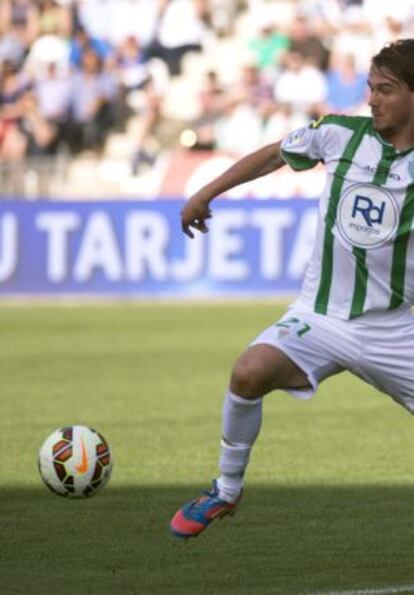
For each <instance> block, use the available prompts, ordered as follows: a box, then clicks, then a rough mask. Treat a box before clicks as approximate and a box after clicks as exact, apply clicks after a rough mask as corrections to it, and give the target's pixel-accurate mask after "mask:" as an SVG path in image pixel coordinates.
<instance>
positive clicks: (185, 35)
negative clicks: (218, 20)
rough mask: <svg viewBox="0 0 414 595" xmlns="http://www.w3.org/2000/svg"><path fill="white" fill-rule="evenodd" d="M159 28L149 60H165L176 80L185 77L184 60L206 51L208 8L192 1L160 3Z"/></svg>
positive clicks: (148, 53) (169, 0)
mask: <svg viewBox="0 0 414 595" xmlns="http://www.w3.org/2000/svg"><path fill="white" fill-rule="evenodd" d="M158 3H159V13H158V27H157V30H156V33H155V38H154V39H153V40H152V42H151V43H150V44H149V46H148V48H147V58H152V57H156V58H161V60H164V62H165V63H166V64H167V66H168V69H169V72H170V74H171V75H172V76H177V75H179V74H180V73H181V60H182V58H183V56H184V55H185V54H186V53H188V52H191V51H193V52H200V51H201V50H202V48H203V40H204V36H205V31H206V29H205V24H204V22H203V16H204V6H203V5H201V7H200V5H198V4H196V3H195V2H193V1H192V0H158Z"/></svg>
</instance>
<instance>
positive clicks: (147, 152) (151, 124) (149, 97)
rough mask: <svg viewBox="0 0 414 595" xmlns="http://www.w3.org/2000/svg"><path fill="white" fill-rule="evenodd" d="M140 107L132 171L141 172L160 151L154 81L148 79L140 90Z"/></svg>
mask: <svg viewBox="0 0 414 595" xmlns="http://www.w3.org/2000/svg"><path fill="white" fill-rule="evenodd" d="M140 100H141V107H140V111H139V125H138V130H137V132H136V138H135V142H136V149H135V151H134V155H133V157H132V164H131V168H132V173H133V174H134V175H137V174H139V173H141V170H142V167H143V166H145V165H147V166H148V165H153V164H154V163H155V160H156V158H157V155H158V153H159V151H160V148H161V147H160V146H159V141H158V138H157V128H158V126H159V125H160V123H161V120H162V118H161V99H160V96H159V94H158V92H157V88H156V86H155V84H154V81H153V80H152V79H151V78H150V79H148V80H147V81H146V82H145V84H144V86H143V88H142V90H141V91H140Z"/></svg>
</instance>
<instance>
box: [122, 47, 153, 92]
mask: <svg viewBox="0 0 414 595" xmlns="http://www.w3.org/2000/svg"><path fill="white" fill-rule="evenodd" d="M115 61H116V70H117V72H118V75H119V79H120V83H121V85H122V87H123V89H124V91H125V95H128V94H129V92H130V91H133V90H135V89H141V88H142V87H143V86H144V85H145V83H146V82H147V81H148V80H149V78H150V73H149V70H148V66H147V62H146V59H145V55H144V52H143V49H142V48H141V44H140V43H139V41H138V39H137V38H136V37H134V36H133V35H130V36H128V37H126V38H125V39H124V40H123V41H122V42H121V43H120V45H119V46H118V48H117V51H116V54H115Z"/></svg>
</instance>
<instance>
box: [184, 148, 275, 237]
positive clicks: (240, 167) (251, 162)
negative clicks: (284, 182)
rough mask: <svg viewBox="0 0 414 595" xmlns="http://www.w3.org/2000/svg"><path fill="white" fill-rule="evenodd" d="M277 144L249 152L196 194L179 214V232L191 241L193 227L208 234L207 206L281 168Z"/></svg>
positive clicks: (208, 207) (208, 217) (208, 213)
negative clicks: (181, 231)
mask: <svg viewBox="0 0 414 595" xmlns="http://www.w3.org/2000/svg"><path fill="white" fill-rule="evenodd" d="M280 147H281V141H280V142H278V143H272V144H270V145H266V146H265V147H262V148H261V149H259V150H258V151H255V152H254V153H250V154H249V155H246V157H243V158H242V159H240V160H239V161H237V162H236V163H235V164H234V165H232V166H231V167H229V169H227V170H226V171H225V172H224V173H223V174H221V175H220V176H218V177H217V178H215V179H214V180H213V181H212V182H210V183H208V184H206V185H205V186H203V188H201V189H200V190H199V191H198V192H196V193H195V194H194V195H193V196H192V197H191V198H190V199H189V200H188V201H187V202H186V204H185V206H184V208H183V210H182V211H181V225H182V230H183V232H184V233H185V234H186V235H188V237H190V238H193V237H194V233H193V232H192V230H191V229H190V228H191V227H193V228H194V229H197V230H198V231H201V232H202V233H206V232H207V231H208V228H207V225H206V220H207V219H210V217H211V210H210V206H209V205H210V203H211V201H212V200H213V199H214V198H216V196H218V195H220V194H223V192H226V191H227V190H230V189H231V188H234V187H235V186H239V185H240V184H244V183H245V182H250V181H251V180H255V179H256V178H260V177H261V176H264V175H266V174H269V173H271V172H272V171H276V170H277V169H279V168H281V167H282V166H283V165H285V162H284V160H283V158H282V155H281V148H280Z"/></svg>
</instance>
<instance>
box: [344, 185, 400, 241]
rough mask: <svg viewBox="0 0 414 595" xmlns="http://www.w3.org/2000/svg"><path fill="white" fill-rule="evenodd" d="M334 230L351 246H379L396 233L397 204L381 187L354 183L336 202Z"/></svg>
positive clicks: (389, 193)
mask: <svg viewBox="0 0 414 595" xmlns="http://www.w3.org/2000/svg"><path fill="white" fill-rule="evenodd" d="M337 227H338V230H339V232H340V234H341V237H342V238H343V239H344V240H345V241H346V242H347V243H348V244H350V245H352V246H356V247H358V248H365V249H366V250H369V249H372V248H377V247H379V246H382V245H383V244H385V243H386V242H388V241H389V240H390V239H392V238H393V237H394V235H395V233H396V231H397V227H398V207H397V202H396V200H395V198H394V196H393V195H392V194H391V192H389V191H388V190H385V189H384V188H380V187H379V186H374V185H372V184H354V185H353V186H351V187H350V188H348V189H347V190H346V191H345V193H344V194H343V195H342V197H341V199H340V201H339V205H338V216H337Z"/></svg>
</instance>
